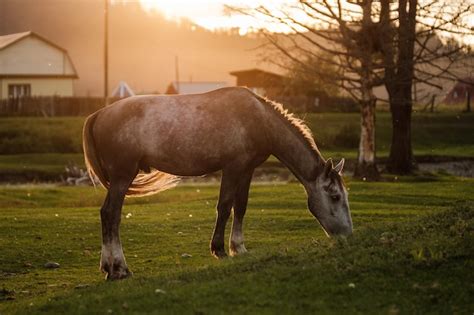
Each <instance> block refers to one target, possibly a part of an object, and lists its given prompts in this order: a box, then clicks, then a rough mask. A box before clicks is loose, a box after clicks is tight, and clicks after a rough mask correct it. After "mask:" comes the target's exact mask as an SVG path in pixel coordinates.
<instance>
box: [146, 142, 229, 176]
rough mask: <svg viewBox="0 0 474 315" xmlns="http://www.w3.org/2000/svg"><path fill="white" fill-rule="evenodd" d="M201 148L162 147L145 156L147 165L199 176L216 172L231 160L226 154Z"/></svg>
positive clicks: (179, 173) (176, 172)
mask: <svg viewBox="0 0 474 315" xmlns="http://www.w3.org/2000/svg"><path fill="white" fill-rule="evenodd" d="M215 153H216V152H209V151H208V152H206V151H201V150H193V151H191V150H185V149H180V148H179V147H173V148H168V149H165V148H162V149H161V150H160V149H158V150H157V151H156V152H153V153H152V154H149V155H147V156H146V157H145V159H144V163H145V164H146V165H147V166H150V167H153V168H156V169H158V170H160V171H162V172H166V173H169V174H174V175H180V176H201V175H205V174H209V173H213V172H216V171H218V170H221V169H223V168H224V167H225V165H226V164H228V163H229V162H230V160H232V158H231V157H230V156H229V155H228V154H215Z"/></svg>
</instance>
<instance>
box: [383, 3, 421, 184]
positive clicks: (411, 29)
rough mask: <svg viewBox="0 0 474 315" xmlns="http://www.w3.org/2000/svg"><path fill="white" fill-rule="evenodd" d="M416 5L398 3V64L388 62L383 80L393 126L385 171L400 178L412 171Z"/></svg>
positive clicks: (392, 51) (391, 54)
mask: <svg viewBox="0 0 474 315" xmlns="http://www.w3.org/2000/svg"><path fill="white" fill-rule="evenodd" d="M417 5H418V1H417V0H399V4H398V12H399V20H400V25H399V26H398V38H399V40H398V57H397V63H396V65H394V64H393V63H392V62H389V66H388V71H389V72H388V73H389V76H387V77H386V88H387V91H388V94H389V102H390V111H391V113H392V127H393V128H392V145H391V147H390V156H389V158H388V163H387V170H388V171H389V172H391V173H394V174H400V175H404V174H409V173H411V172H412V171H413V170H414V169H415V163H414V159H413V151H412V147H411V111H412V84H413V79H414V71H415V70H414V69H415V68H414V51H415V38H416V10H417ZM393 53H394V50H393V47H392V49H391V50H390V51H389V55H388V56H387V57H389V58H393ZM394 67H395V68H396V71H395V70H394Z"/></svg>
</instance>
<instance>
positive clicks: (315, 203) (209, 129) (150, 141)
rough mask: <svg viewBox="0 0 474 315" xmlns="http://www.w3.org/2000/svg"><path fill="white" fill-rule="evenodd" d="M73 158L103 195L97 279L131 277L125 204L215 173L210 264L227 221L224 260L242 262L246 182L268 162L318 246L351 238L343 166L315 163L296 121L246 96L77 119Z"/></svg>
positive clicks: (217, 94)
mask: <svg viewBox="0 0 474 315" xmlns="http://www.w3.org/2000/svg"><path fill="white" fill-rule="evenodd" d="M83 149H84V156H85V164H86V166H87V170H88V172H89V175H90V176H91V178H93V177H96V178H98V180H99V181H100V183H101V184H102V185H103V186H104V187H105V188H106V189H107V195H106V197H105V200H104V203H103V205H102V208H101V210H100V217H101V226H102V250H101V259H100V269H101V271H102V272H104V273H106V279H111V280H116V279H123V278H127V277H128V276H130V275H132V273H131V271H130V270H129V269H128V266H127V264H126V262H125V257H124V254H123V250H122V245H121V242H120V236H119V226H120V219H121V211H122V205H123V202H124V198H125V196H144V195H150V194H154V193H157V192H160V191H163V190H165V189H169V188H172V187H174V186H175V185H176V184H177V182H178V181H179V179H180V178H182V177H183V176H203V175H205V174H208V173H212V172H216V171H219V170H221V171H222V179H221V185H220V191H219V199H218V203H217V218H216V222H215V228H214V232H213V235H212V238H211V242H210V251H211V254H212V255H213V256H215V257H216V258H224V257H226V256H227V254H226V251H225V248H224V231H225V226H226V223H227V220H228V219H229V217H230V215H231V213H232V212H233V223H232V231H231V236H230V240H229V252H230V255H231V256H234V255H238V254H243V253H245V252H246V251H247V250H246V248H245V245H244V236H243V232H242V224H243V219H244V215H245V212H246V209H247V200H248V195H249V187H250V182H251V179H252V175H253V172H254V169H255V168H256V167H257V166H259V165H260V164H262V163H263V162H264V161H265V160H267V158H268V157H269V156H270V155H274V156H275V157H276V158H278V159H279V160H280V161H281V162H282V163H283V164H284V165H285V166H286V167H287V168H288V169H289V170H290V171H291V172H292V173H293V174H294V175H295V177H296V178H297V179H298V180H299V181H300V182H301V184H302V185H303V187H304V188H305V190H306V193H307V197H308V209H309V211H310V212H311V213H312V214H313V215H314V216H315V217H316V219H317V220H318V221H319V223H320V224H321V226H322V227H323V229H324V231H325V232H326V234H327V235H328V236H334V235H343V236H346V235H350V234H351V233H352V219H351V214H350V208H349V202H348V193H347V190H346V188H345V185H344V182H343V179H342V169H343V166H344V159H342V160H341V161H340V162H339V163H338V164H337V165H336V166H334V164H333V162H332V160H331V159H328V160H325V159H324V158H323V157H322V155H321V153H320V152H319V150H318V148H317V146H316V143H315V141H314V139H313V137H312V134H311V132H310V130H309V128H308V127H307V126H306V125H305V124H304V122H303V121H302V120H300V119H298V118H296V117H294V116H293V114H290V113H288V111H287V110H285V109H284V108H283V107H282V105H281V104H278V103H276V102H273V101H271V100H269V99H267V98H264V97H262V96H259V95H257V94H255V93H253V92H252V91H251V90H249V89H247V88H243V87H228V88H222V89H217V90H214V91H211V92H207V93H203V94H190V95H142V96H133V97H129V98H126V99H122V100H119V101H117V102H115V103H113V104H112V105H109V106H107V107H104V108H102V109H100V110H98V111H97V112H95V113H93V114H92V115H90V116H89V117H87V119H86V121H85V123H84V129H83ZM232 210H233V211H232Z"/></svg>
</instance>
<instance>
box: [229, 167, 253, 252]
mask: <svg viewBox="0 0 474 315" xmlns="http://www.w3.org/2000/svg"><path fill="white" fill-rule="evenodd" d="M252 175H253V169H252V170H251V171H249V172H248V173H247V174H243V176H242V178H241V179H240V183H239V186H238V189H237V192H236V194H235V199H234V219H233V220H232V232H231V235H230V240H229V252H230V255H231V256H235V255H238V254H243V253H246V252H247V249H246V248H245V245H244V234H243V231H242V224H243V220H244V216H245V212H246V210H247V202H248V198H249V188H250V182H251V181H252Z"/></svg>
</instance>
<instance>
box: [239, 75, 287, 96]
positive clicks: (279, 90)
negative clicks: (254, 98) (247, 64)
mask: <svg viewBox="0 0 474 315" xmlns="http://www.w3.org/2000/svg"><path fill="white" fill-rule="evenodd" d="M230 75H232V76H235V77H236V78H237V82H236V85H237V86H246V87H248V88H249V89H251V90H252V91H254V92H255V93H258V94H260V95H263V96H267V97H270V98H275V97H278V96H281V95H283V93H284V81H285V77H284V76H282V75H279V74H276V73H273V72H268V71H264V70H260V69H249V70H240V71H232V72H230Z"/></svg>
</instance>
